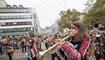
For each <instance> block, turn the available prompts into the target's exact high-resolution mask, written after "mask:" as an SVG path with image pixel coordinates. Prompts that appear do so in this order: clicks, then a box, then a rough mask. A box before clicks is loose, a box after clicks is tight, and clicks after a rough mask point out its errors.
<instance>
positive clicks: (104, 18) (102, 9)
mask: <svg viewBox="0 0 105 60" xmlns="http://www.w3.org/2000/svg"><path fill="white" fill-rule="evenodd" d="M91 3H92V2H91ZM96 22H98V23H101V24H103V25H104V26H105V24H104V23H105V0H96V2H95V3H94V4H93V5H92V7H91V9H90V10H89V11H88V13H87V14H86V15H85V17H84V23H85V24H86V26H90V25H93V24H95V23H96Z"/></svg>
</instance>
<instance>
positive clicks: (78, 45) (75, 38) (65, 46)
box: [58, 21, 90, 60]
mask: <svg viewBox="0 0 105 60" xmlns="http://www.w3.org/2000/svg"><path fill="white" fill-rule="evenodd" d="M70 30H71V31H70V33H71V36H72V40H71V42H70V43H69V42H62V43H61V44H60V45H59V46H58V48H61V49H62V50H63V51H64V52H65V55H66V56H67V59H65V60H82V59H84V55H85V52H86V50H87V47H88V44H89V42H90V40H89V35H88V33H87V29H86V27H85V26H84V24H83V23H81V22H79V21H76V22H73V23H72V24H71V29H70Z"/></svg>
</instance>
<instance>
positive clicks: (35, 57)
mask: <svg viewBox="0 0 105 60" xmlns="http://www.w3.org/2000/svg"><path fill="white" fill-rule="evenodd" d="M29 35H30V39H29V46H28V53H29V56H30V57H31V58H28V59H29V60H39V51H38V49H37V44H36V43H37V39H36V36H35V35H34V33H33V31H30V32H29Z"/></svg>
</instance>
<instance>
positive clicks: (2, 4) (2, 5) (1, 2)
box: [0, 0, 7, 8]
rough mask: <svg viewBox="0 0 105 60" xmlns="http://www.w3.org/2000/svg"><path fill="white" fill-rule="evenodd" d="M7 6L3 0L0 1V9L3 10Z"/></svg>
mask: <svg viewBox="0 0 105 60" xmlns="http://www.w3.org/2000/svg"><path fill="white" fill-rule="evenodd" d="M6 6H7V3H6V2H5V0H0V8H4V7H6Z"/></svg>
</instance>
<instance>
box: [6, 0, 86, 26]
mask: <svg viewBox="0 0 105 60" xmlns="http://www.w3.org/2000/svg"><path fill="white" fill-rule="evenodd" d="M5 1H6V2H7V3H8V4H10V5H23V6H24V7H34V8H36V11H37V15H38V18H39V22H40V26H41V27H42V28H44V27H46V26H51V25H52V24H54V23H55V21H56V20H57V19H58V18H59V13H60V11H62V10H66V9H68V8H69V9H76V10H78V11H80V12H83V10H84V9H85V5H84V4H85V3H86V1H87V0H5Z"/></svg>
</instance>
